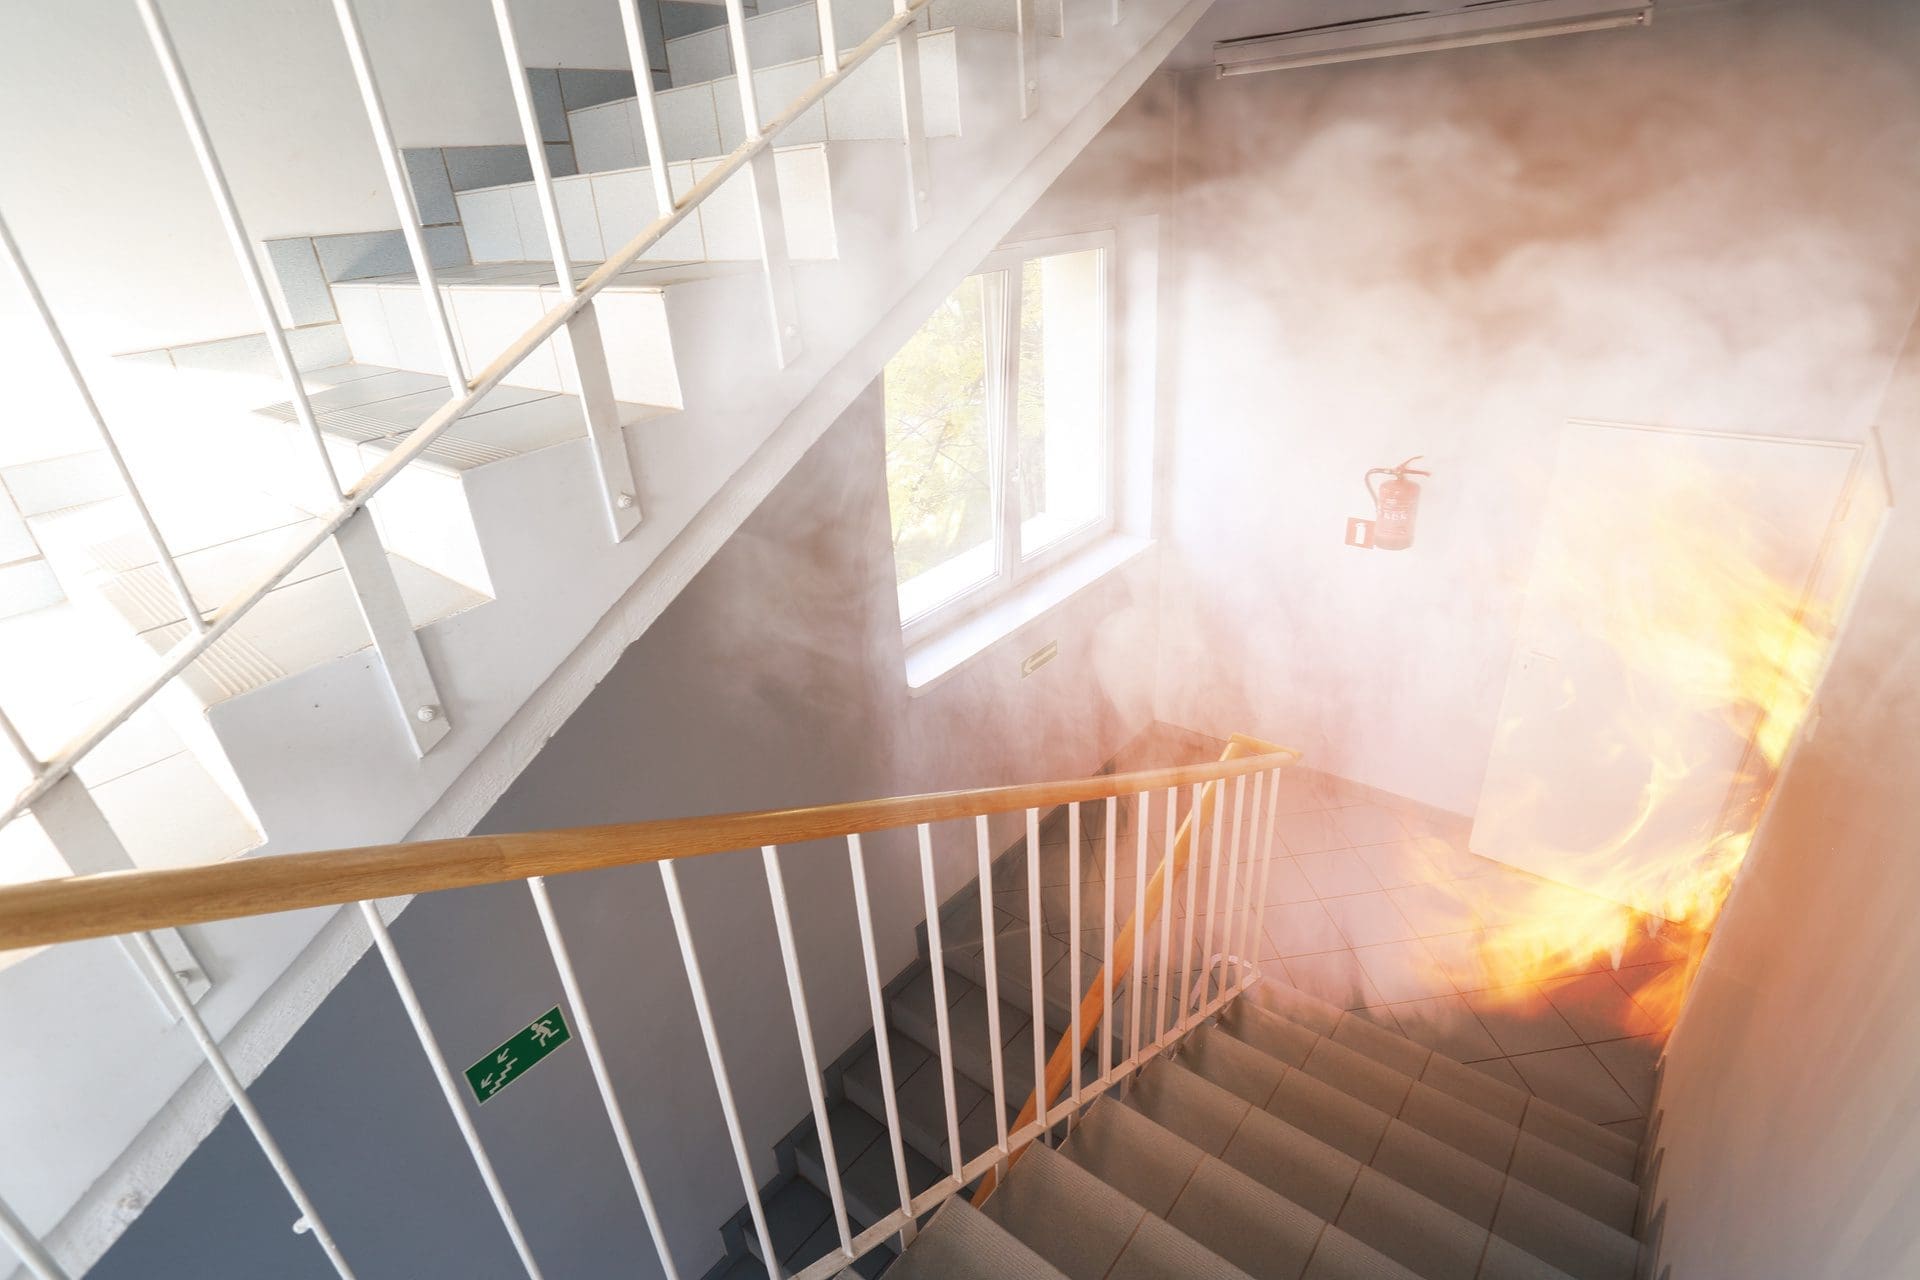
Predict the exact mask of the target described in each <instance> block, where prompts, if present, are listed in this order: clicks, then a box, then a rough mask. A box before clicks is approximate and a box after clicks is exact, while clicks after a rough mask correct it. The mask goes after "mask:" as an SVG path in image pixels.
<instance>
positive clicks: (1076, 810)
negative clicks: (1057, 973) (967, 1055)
mask: <svg viewBox="0 0 1920 1280" xmlns="http://www.w3.org/2000/svg"><path fill="white" fill-rule="evenodd" d="M1080 855H1081V850H1080V805H1079V802H1078V801H1076V802H1074V803H1073V804H1070V805H1068V806H1067V999H1068V1000H1069V1001H1071V1002H1072V1008H1071V1009H1070V1010H1069V1011H1068V1014H1067V1029H1068V1031H1069V1032H1070V1033H1071V1035H1072V1036H1073V1066H1072V1074H1071V1076H1070V1077H1069V1080H1070V1090H1071V1092H1070V1094H1069V1096H1070V1097H1071V1098H1072V1099H1073V1103H1074V1105H1075V1106H1078V1105H1079V1104H1080V1059H1081V1058H1083V1057H1085V1056H1086V1055H1085V1054H1083V1053H1081V1052H1080V1046H1081V1045H1082V1044H1085V1043H1086V1042H1085V1041H1084V1040H1082V1039H1081V1038H1080V993H1081V992H1082V991H1084V990H1086V988H1085V987H1083V986H1081V985H1080V949H1081V938H1080ZM1043 1084H1044V1082H1043ZM1044 1110H1045V1109H1044V1108H1043V1109H1042V1113H1043V1115H1044Z"/></svg>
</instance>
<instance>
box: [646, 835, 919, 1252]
mask: <svg viewBox="0 0 1920 1280" xmlns="http://www.w3.org/2000/svg"><path fill="white" fill-rule="evenodd" d="M661 865H662V866H663V867H664V866H666V865H668V864H666V863H662V864H661ZM847 865H848V867H849V868H850V869H851V870H852V872H853V910H854V914H855V915H856V916H858V917H859V923H860V960H861V963H862V964H863V965H864V966H865V968H866V973H867V1005H868V1008H869V1010H870V1011H871V1013H872V1015H873V1051H874V1056H875V1058H876V1059H877V1060H878V1062H879V1066H880V1098H881V1101H882V1103H883V1107H882V1109H883V1110H884V1111H885V1112H886V1114H887V1142H888V1144H889V1145H890V1146H891V1147H892V1148H893V1175H894V1179H895V1182H896V1184H897V1185H896V1189H897V1190H898V1191H899V1194H900V1210H901V1212H902V1213H903V1214H904V1215H905V1216H906V1221H905V1224H904V1225H903V1226H902V1227H901V1228H900V1247H901V1248H902V1249H905V1248H906V1247H907V1246H908V1245H909V1244H912V1243H913V1237H914V1230H915V1228H914V1224H913V1186H912V1184H910V1183H909V1182H908V1181H907V1151H906V1146H905V1144H904V1143H903V1142H902V1140H901V1135H902V1130H901V1128H900V1099H899V1094H898V1091H897V1089H896V1087H895V1084H894V1079H893V1044H892V1042H891V1040H890V1039H889V1038H888V1036H887V1004H886V999H885V997H884V996H883V995H882V993H881V989H880V958H879V955H878V953H877V952H876V951H875V950H874V940H873V906H872V904H871V903H870V902H869V901H868V900H867V859H866V855H865V854H864V853H862V852H861V849H860V837H859V835H858V834H849V835H848V836H847Z"/></svg>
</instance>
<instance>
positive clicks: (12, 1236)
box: [0, 1200, 69, 1280]
mask: <svg viewBox="0 0 1920 1280" xmlns="http://www.w3.org/2000/svg"><path fill="white" fill-rule="evenodd" d="M0 1240H5V1241H6V1242H7V1247H8V1248H9V1249H12V1250H13V1252H14V1256H15V1257H17V1258H19V1259H20V1261H21V1263H22V1264H24V1265H25V1266H26V1268H27V1270H28V1271H30V1272H32V1273H33V1275H34V1277H35V1280H69V1277H68V1275H67V1273H66V1272H65V1271H63V1270H62V1269H61V1267H60V1264H59V1263H57V1262H55V1261H54V1260H53V1255H52V1254H51V1253H48V1252H47V1248H46V1246H45V1245H43V1244H41V1243H40V1242H39V1241H38V1240H36V1239H34V1237H33V1233H32V1232H31V1231H28V1230H27V1225H26V1223H24V1222H22V1221H20V1219H19V1218H18V1217H16V1216H15V1215H14V1212H13V1210H12V1209H11V1208H9V1207H8V1205H7V1202H6V1201H5V1200H0Z"/></svg>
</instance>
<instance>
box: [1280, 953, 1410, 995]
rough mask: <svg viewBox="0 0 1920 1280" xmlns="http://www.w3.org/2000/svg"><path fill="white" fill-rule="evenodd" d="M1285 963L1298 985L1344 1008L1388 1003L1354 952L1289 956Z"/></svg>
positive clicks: (1288, 972) (1305, 990)
mask: <svg viewBox="0 0 1920 1280" xmlns="http://www.w3.org/2000/svg"><path fill="white" fill-rule="evenodd" d="M1281 964H1282V965H1283V966H1285V968H1286V971H1287V977H1288V979H1289V981H1291V982H1292V983H1293V985H1294V986H1296V987H1298V988H1299V989H1300V990H1302V991H1304V992H1306V993H1307V994H1308V995H1310V996H1317V997H1319V998H1320V999H1322V1000H1324V1001H1326V1002H1327V1003H1328V1004H1331V1005H1338V1006H1339V1007H1340V1008H1342V1009H1361V1008H1365V1007H1367V1006H1369V1005H1379V1004H1385V1003H1386V999H1385V997H1383V996H1382V995H1381V994H1380V989H1379V988H1378V987H1376V986H1374V985H1373V980H1372V979H1371V978H1369V977H1368V976H1367V974H1366V971H1365V970H1364V969H1362V968H1361V967H1360V961H1359V960H1358V959H1357V958H1356V957H1355V955H1354V953H1353V952H1351V951H1327V952H1322V953H1321V954H1319V955H1311V956H1289V957H1288V958H1287V959H1285V960H1283V961H1281Z"/></svg>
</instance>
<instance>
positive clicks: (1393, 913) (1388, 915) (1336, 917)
mask: <svg viewBox="0 0 1920 1280" xmlns="http://www.w3.org/2000/svg"><path fill="white" fill-rule="evenodd" d="M1318 905H1320V906H1321V907H1324V908H1325V909H1326V913H1327V914H1328V915H1329V916H1331V917H1333V922H1334V924H1335V925H1337V926H1339V929H1340V932H1341V934H1343V935H1344V936H1345V937H1346V940H1347V945H1349V946H1353V947H1369V946H1373V945H1375V944H1376V943H1381V942H1404V941H1405V940H1407V939H1408V938H1411V937H1413V936H1414V934H1413V926H1412V925H1410V924H1408V923H1407V921H1406V917H1404V916H1402V915H1401V914H1400V909H1399V908H1398V907H1396V906H1394V905H1393V899H1391V898H1389V897H1388V896H1387V895H1386V894H1385V893H1380V892H1375V893H1356V894H1352V895H1350V896H1347V897H1343V898H1328V899H1326V900H1325V901H1323V902H1321V903H1319V904H1318ZM1614 990H1615V991H1619V988H1618V987H1616V988H1614ZM1620 994H1621V995H1622V997H1623V998H1624V996H1625V993H1624V992H1621V993H1620ZM1628 1003H1629V1004H1631V1003H1632V1001H1628Z"/></svg>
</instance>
